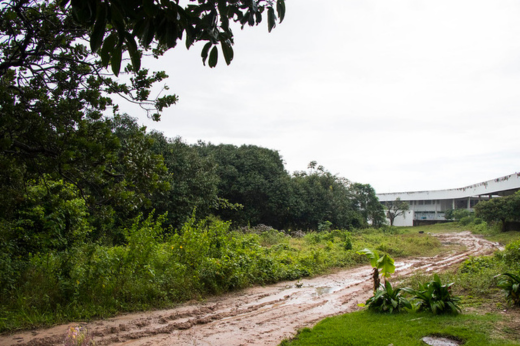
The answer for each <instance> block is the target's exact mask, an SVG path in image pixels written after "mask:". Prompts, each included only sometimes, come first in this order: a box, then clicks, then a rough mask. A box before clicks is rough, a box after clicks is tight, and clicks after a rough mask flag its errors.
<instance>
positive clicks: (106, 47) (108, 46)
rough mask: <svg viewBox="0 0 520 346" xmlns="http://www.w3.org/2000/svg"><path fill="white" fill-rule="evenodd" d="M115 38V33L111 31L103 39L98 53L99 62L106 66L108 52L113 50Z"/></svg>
mask: <svg viewBox="0 0 520 346" xmlns="http://www.w3.org/2000/svg"><path fill="white" fill-rule="evenodd" d="M116 39H117V37H116V34H115V33H111V34H110V35H108V37H107V38H106V39H105V42H103V47H102V48H101V51H100V53H99V55H100V56H101V64H103V66H105V67H107V66H108V63H109V62H110V52H112V51H113V50H114V47H115V45H116Z"/></svg>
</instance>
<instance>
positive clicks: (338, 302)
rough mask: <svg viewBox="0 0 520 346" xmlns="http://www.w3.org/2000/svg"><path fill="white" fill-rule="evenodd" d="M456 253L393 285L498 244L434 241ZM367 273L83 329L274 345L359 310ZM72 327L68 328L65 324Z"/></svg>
mask: <svg viewBox="0 0 520 346" xmlns="http://www.w3.org/2000/svg"><path fill="white" fill-rule="evenodd" d="M436 236H437V237H438V238H439V239H440V240H441V242H442V243H443V244H449V245H453V244H460V245H463V247H462V249H463V250H460V251H458V252H457V251H447V252H446V253H445V254H444V255H442V256H436V257H433V258H432V257H427V258H414V259H406V260H405V261H396V263H395V264H396V274H395V275H394V279H393V280H394V281H395V280H396V279H395V277H398V276H401V277H404V276H407V275H410V274H411V273H413V272H414V271H418V270H422V271H435V272H438V271H441V270H443V269H445V268H447V267H449V266H451V265H453V264H456V263H460V262H462V261H464V260H465V259H466V258H467V257H468V256H472V255H477V254H484V253H490V252H492V251H494V250H495V249H497V244H494V243H491V242H489V241H487V240H484V239H482V238H479V237H477V236H474V235H472V234H471V233H470V232H461V233H448V234H439V235H436ZM371 273H372V270H371V268H370V267H369V266H363V267H359V268H354V269H347V270H342V271H339V272H337V273H334V274H330V275H325V276H320V277H316V278H313V279H304V280H302V281H301V283H303V285H302V286H301V287H297V286H299V285H297V283H296V282H295V281H292V282H282V283H278V284H275V285H271V286H266V287H255V288H251V289H247V290H243V291H240V292H235V293H232V294H227V295H224V296H219V297H214V298H211V299H208V300H206V301H205V302H196V303H189V304H185V305H183V306H180V307H177V308H175V309H170V310H161V311H153V312H146V313H138V314H128V315H123V316H119V317H115V318H111V319H108V320H102V321H95V322H91V323H88V324H87V327H88V329H89V330H90V331H91V333H92V335H93V336H94V340H95V341H96V344H97V345H226V346H238V345H277V344H279V343H280V342H281V341H282V340H283V339H284V338H288V337H292V336H294V335H295V334H296V331H297V330H298V329H300V328H303V327H310V326H312V325H314V324H315V323H316V322H318V321H320V320H322V319H323V318H325V317H328V316H333V315H337V314H341V313H345V312H351V311H355V310H358V309H359V307H358V306H357V304H358V303H362V302H364V301H365V300H366V299H368V298H369V296H370V295H371V288H372V282H371V280H372V277H371ZM70 325H75V324H70ZM68 326H69V325H62V326H58V327H54V328H51V329H45V330H37V331H29V332H25V333H20V334H16V335H10V336H1V337H0V345H58V344H60V342H62V341H63V337H64V335H65V332H66V330H67V328H68Z"/></svg>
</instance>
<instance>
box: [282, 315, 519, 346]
mask: <svg viewBox="0 0 520 346" xmlns="http://www.w3.org/2000/svg"><path fill="white" fill-rule="evenodd" d="M503 320H504V317H502V316H500V315H498V314H485V315H474V314H472V315H455V316H454V315H443V316H434V315H431V314H428V313H415V314H397V315H388V314H377V313H372V312H369V311H365V310H364V311H358V312H354V313H350V314H345V315H342V316H337V317H331V318H327V319H325V320H323V321H321V322H320V323H318V324H317V325H316V326H315V327H314V328H312V329H309V328H305V329H303V330H301V331H300V333H299V334H298V335H297V336H296V338H295V339H293V340H286V341H284V342H282V344H281V345H294V346H297V345H330V346H333V345H338V346H339V345H341V346H387V345H390V344H393V345H399V346H412V345H414V346H416V345H417V346H418V345H424V343H423V342H422V341H421V338H423V337H425V336H429V335H443V336H451V337H454V338H456V339H458V340H461V341H463V342H464V345H467V346H471V345H520V343H519V342H516V341H512V340H507V339H505V338H507V337H508V335H510V334H511V331H510V327H509V326H507V325H501V324H500V322H501V321H503ZM490 331H493V333H491V332H490Z"/></svg>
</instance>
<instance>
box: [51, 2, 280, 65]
mask: <svg viewBox="0 0 520 346" xmlns="http://www.w3.org/2000/svg"><path fill="white" fill-rule="evenodd" d="M59 3H60V5H61V6H64V7H70V12H71V14H72V17H73V18H74V19H75V20H76V21H77V22H78V23H79V24H81V25H82V26H84V27H86V28H89V29H91V30H90V47H91V49H92V51H98V50H99V53H100V56H101V58H102V60H103V63H104V65H105V66H108V64H110V65H111V67H112V71H113V72H114V74H116V75H117V74H118V73H119V71H120V65H121V60H122V53H123V52H124V51H128V53H129V54H130V57H131V60H132V65H133V68H134V70H136V71H137V70H139V68H140V64H141V54H140V52H139V50H138V43H140V45H141V46H142V47H143V48H145V49H153V50H154V52H157V51H161V50H163V51H164V50H168V49H170V48H173V47H175V46H176V45H177V41H179V40H182V38H183V36H184V37H185V38H186V39H185V42H186V48H188V49H189V48H190V47H191V46H192V45H193V44H194V43H195V42H199V41H202V42H206V44H205V45H204V48H203V49H202V59H203V62H205V61H206V59H208V55H209V66H210V67H214V66H215V65H216V64H217V60H218V48H217V45H219V44H220V46H221V48H222V53H223V55H224V59H225V60H226V63H227V64H228V65H229V64H230V63H231V60H233V47H232V46H233V32H232V31H231V28H230V25H229V24H230V21H235V22H238V23H240V24H241V25H242V28H243V27H244V26H245V24H248V25H249V26H253V25H255V24H256V25H258V24H259V23H260V22H261V21H262V19H263V16H264V15H265V13H264V12H267V15H265V17H267V26H268V29H269V31H271V30H272V29H273V28H274V27H275V26H276V21H277V19H278V20H279V21H280V22H282V21H283V19H284V16H285V1H284V0H276V1H268V0H241V1H232V0H231V1H230V0H227V1H222V0H198V1H197V2H194V1H190V2H189V3H188V4H184V3H179V2H178V1H170V0H166V1H165V0H162V1H153V0H151V1H143V0H126V1H116V0H107V1H96V0H83V1H74V0H72V1H70V0H60V1H59ZM275 10H276V12H275ZM210 49H211V51H210Z"/></svg>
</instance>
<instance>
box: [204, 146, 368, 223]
mask: <svg viewBox="0 0 520 346" xmlns="http://www.w3.org/2000/svg"><path fill="white" fill-rule="evenodd" d="M198 149H199V151H200V153H201V155H202V156H203V157H209V158H212V159H213V160H214V162H215V163H216V165H217V168H216V173H217V175H218V177H219V182H218V196H219V197H221V198H225V199H226V200H228V201H229V202H231V203H237V204H240V205H242V206H243V209H241V210H238V211H237V210H229V209H223V210H218V211H216V212H215V213H216V214H217V215H219V216H220V217H221V218H223V219H225V220H232V221H233V222H234V223H235V224H236V225H237V226H246V225H252V226H254V225H257V224H260V223H261V224H266V225H270V226H273V227H275V228H276V229H293V230H294V229H302V230H305V231H309V230H319V229H320V228H319V227H320V224H322V225H328V227H329V229H333V228H339V229H351V228H354V227H362V226H364V225H366V222H363V220H362V216H361V214H360V213H359V212H358V209H357V208H356V206H355V205H354V203H353V202H352V198H351V197H352V193H351V188H350V182H349V181H348V180H346V179H344V178H341V177H338V176H335V175H333V174H331V173H329V172H327V171H326V170H325V169H324V168H323V167H321V169H319V170H310V171H309V172H296V173H295V174H293V175H292V176H291V175H290V174H289V173H287V171H286V170H285V168H284V163H283V160H282V158H281V156H280V154H279V153H278V152H277V151H275V150H270V149H267V148H261V147H257V146H253V145H243V146H240V147H237V146H234V145H224V144H221V145H213V144H205V143H199V146H198ZM322 228H323V227H322Z"/></svg>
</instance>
